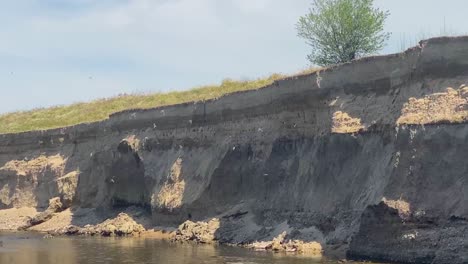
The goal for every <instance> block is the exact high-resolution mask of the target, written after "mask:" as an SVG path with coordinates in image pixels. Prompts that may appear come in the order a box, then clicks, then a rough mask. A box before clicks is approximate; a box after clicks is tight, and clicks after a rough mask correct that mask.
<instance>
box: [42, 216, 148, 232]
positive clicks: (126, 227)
mask: <svg viewBox="0 0 468 264" xmlns="http://www.w3.org/2000/svg"><path fill="white" fill-rule="evenodd" d="M144 231H145V228H144V227H143V226H142V225H140V224H138V223H137V222H135V220H133V218H131V217H130V216H129V215H128V214H126V213H120V214H118V215H117V217H115V218H112V219H107V220H106V221H104V222H102V223H100V224H98V225H86V226H84V227H79V226H75V225H69V226H66V227H64V228H59V229H56V230H54V231H53V232H51V233H52V234H53V235H91V236H95V235H100V236H137V235H140V234H141V233H142V232H144Z"/></svg>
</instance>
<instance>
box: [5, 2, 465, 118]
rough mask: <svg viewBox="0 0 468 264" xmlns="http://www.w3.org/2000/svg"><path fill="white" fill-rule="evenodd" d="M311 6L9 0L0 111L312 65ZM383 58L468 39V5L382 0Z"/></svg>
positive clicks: (188, 84) (244, 76)
mask: <svg viewBox="0 0 468 264" xmlns="http://www.w3.org/2000/svg"><path fill="white" fill-rule="evenodd" d="M310 2H311V1H310V0H291V1H285V0H10V1H3V2H2V3H1V4H0V94H1V96H0V101H1V103H0V113H5V112H10V111H16V110H27V109H32V108H37V107H47V106H52V105H60V104H69V103H73V102H79V101H87V100H91V99H95V98H102V97H110V96H114V95H118V94H121V93H133V92H139V93H144V92H161V91H169V90H175V89H179V90H180V89H186V88H191V87H194V86H198V85H203V84H214V83H218V82H220V81H221V80H222V79H224V78H228V77H229V78H235V79H247V78H256V77H261V76H266V75H269V74H271V73H274V72H282V73H293V72H295V71H298V70H301V69H303V68H305V67H307V66H308V63H307V61H306V59H305V57H306V55H307V53H308V47H307V46H306V45H305V44H304V42H303V40H302V39H299V38H298V37H296V31H295V27H294V24H295V23H296V21H297V19H298V17H299V16H301V15H303V14H305V13H306V12H307V9H308V7H309V6H310ZM375 4H376V6H378V7H380V8H382V9H386V10H389V11H390V13H391V15H390V17H389V19H388V20H387V24H386V29H387V31H389V32H392V38H391V39H390V41H389V42H388V46H387V47H386V48H385V49H384V50H383V51H382V53H392V52H398V51H399V50H401V46H402V44H404V45H405V46H408V45H410V44H414V43H415V42H416V39H418V38H424V37H428V36H430V35H434V34H435V35H437V34H439V33H440V32H441V31H443V28H444V25H445V32H447V33H449V34H463V33H466V32H468V27H467V24H466V23H467V16H466V10H468V1H466V0H445V1H436V0H410V1H409V0H376V1H375Z"/></svg>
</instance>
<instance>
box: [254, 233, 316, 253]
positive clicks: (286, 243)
mask: <svg viewBox="0 0 468 264" xmlns="http://www.w3.org/2000/svg"><path fill="white" fill-rule="evenodd" d="M286 237H287V233H286V232H283V233H281V234H280V235H278V236H277V237H275V238H274V239H273V240H272V241H260V242H258V241H257V242H254V243H251V244H248V245H247V246H246V247H247V248H252V249H254V250H271V251H275V252H300V253H308V254H312V255H321V254H322V246H321V245H320V243H317V242H304V241H301V240H290V239H286Z"/></svg>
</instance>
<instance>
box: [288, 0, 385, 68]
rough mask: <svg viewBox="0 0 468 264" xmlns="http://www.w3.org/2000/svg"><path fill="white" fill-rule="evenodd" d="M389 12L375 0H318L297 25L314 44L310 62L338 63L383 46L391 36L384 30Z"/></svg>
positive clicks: (310, 43) (303, 36)
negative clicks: (376, 3) (375, 4)
mask: <svg viewBox="0 0 468 264" xmlns="http://www.w3.org/2000/svg"><path fill="white" fill-rule="evenodd" d="M388 15H389V12H388V11H381V10H379V9H377V8H374V7H373V0H314V2H313V3H312V7H311V8H310V10H309V13H308V14H306V15H304V16H302V17H300V18H299V22H298V23H297V24H296V28H297V31H298V36H299V37H302V38H304V39H305V40H306V43H307V44H308V45H310V46H311V48H312V53H311V54H310V55H308V56H307V59H308V60H309V61H310V62H312V63H314V64H317V65H330V64H338V63H344V62H348V61H351V60H353V59H356V58H359V57H362V56H365V55H369V54H373V53H375V52H377V51H379V50H380V49H382V48H383V46H384V45H385V42H386V41H387V40H388V38H389V37H390V34H389V33H385V32H384V23H385V19H386V18H387V17H388Z"/></svg>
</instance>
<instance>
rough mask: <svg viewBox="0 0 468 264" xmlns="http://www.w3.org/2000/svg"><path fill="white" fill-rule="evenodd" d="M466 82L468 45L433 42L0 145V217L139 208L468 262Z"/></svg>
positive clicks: (9, 138) (269, 235)
mask: <svg viewBox="0 0 468 264" xmlns="http://www.w3.org/2000/svg"><path fill="white" fill-rule="evenodd" d="M467 83H468V37H458V38H437V39H431V40H428V41H423V42H421V45H420V46H418V47H415V48H413V49H410V50H408V51H406V52H404V53H401V54H395V55H389V56H380V57H371V58H365V59H361V60H358V61H355V62H352V63H348V64H344V65H340V66H337V67H333V68H330V69H326V70H322V71H320V72H317V73H314V74H311V75H305V76H299V77H293V78H289V79H285V80H282V81H277V82H275V83H274V84H273V85H271V86H269V87H265V88H263V89H259V90H256V91H248V92H239V93H235V94H231V95H227V96H224V97H221V98H219V99H217V100H209V101H206V102H194V103H187V104H182V105H175V106H168V107H161V108H156V109H150V110H129V111H125V112H121V113H117V114H114V115H112V116H110V118H109V119H108V120H106V121H103V122H98V123H91V124H83V125H78V126H74V127H68V128H63V129H55V130H48V131H36V132H27V133H19V134H8V135H0V208H5V209H6V208H11V207H22V206H34V207H37V208H38V209H39V210H41V208H46V207H47V206H48V200H49V199H50V198H52V197H60V198H61V199H62V200H63V201H62V203H63V204H70V206H72V210H78V209H77V208H98V210H102V211H106V210H109V211H115V210H120V208H125V207H129V206H132V205H134V206H140V207H144V208H148V210H149V211H151V215H152V224H153V225H155V226H174V227H175V226H178V225H179V224H181V223H183V222H184V221H186V220H191V221H207V220H209V219H212V218H217V219H219V227H218V228H217V230H216V231H215V233H214V234H213V237H214V240H216V241H219V242H221V243H231V244H232V243H234V244H236V243H244V244H247V243H252V242H255V241H260V242H261V241H272V240H273V238H275V237H278V235H280V234H282V233H283V232H285V231H286V232H287V235H288V237H289V238H290V239H293V240H302V241H306V242H312V241H315V242H318V243H320V244H321V246H322V248H323V250H324V254H329V253H330V252H332V251H333V250H336V249H343V250H344V251H346V252H347V254H348V256H349V257H350V258H356V259H375V260H382V261H397V262H408V263H414V262H417V263H432V262H434V261H435V262H437V263H466V262H467V259H468V251H467V250H466V248H467V246H468V245H467V243H468V240H467V239H466V237H467V235H468V220H467V219H468V178H467V177H468V176H467V175H468V174H467V172H468V163H467V162H466V158H465V157H467V156H468V144H467V143H468V125H467V124H466V123H465V121H466V120H467V117H468V111H466V110H465V109H464V106H465V104H466V101H465V100H466V97H465V90H466V89H465V88H464V86H463V85H464V84H467ZM447 88H450V89H447ZM33 161H34V162H33ZM58 161H59V162H58ZM38 164H39V165H38ZM56 164H59V166H56ZM74 179H76V181H75V180H74ZM64 180H66V181H64ZM64 186H65V187H64ZM70 190H71V191H70ZM80 210H82V209H80ZM73 221H74V220H73V218H72V220H71V222H72V224H75V223H73Z"/></svg>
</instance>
